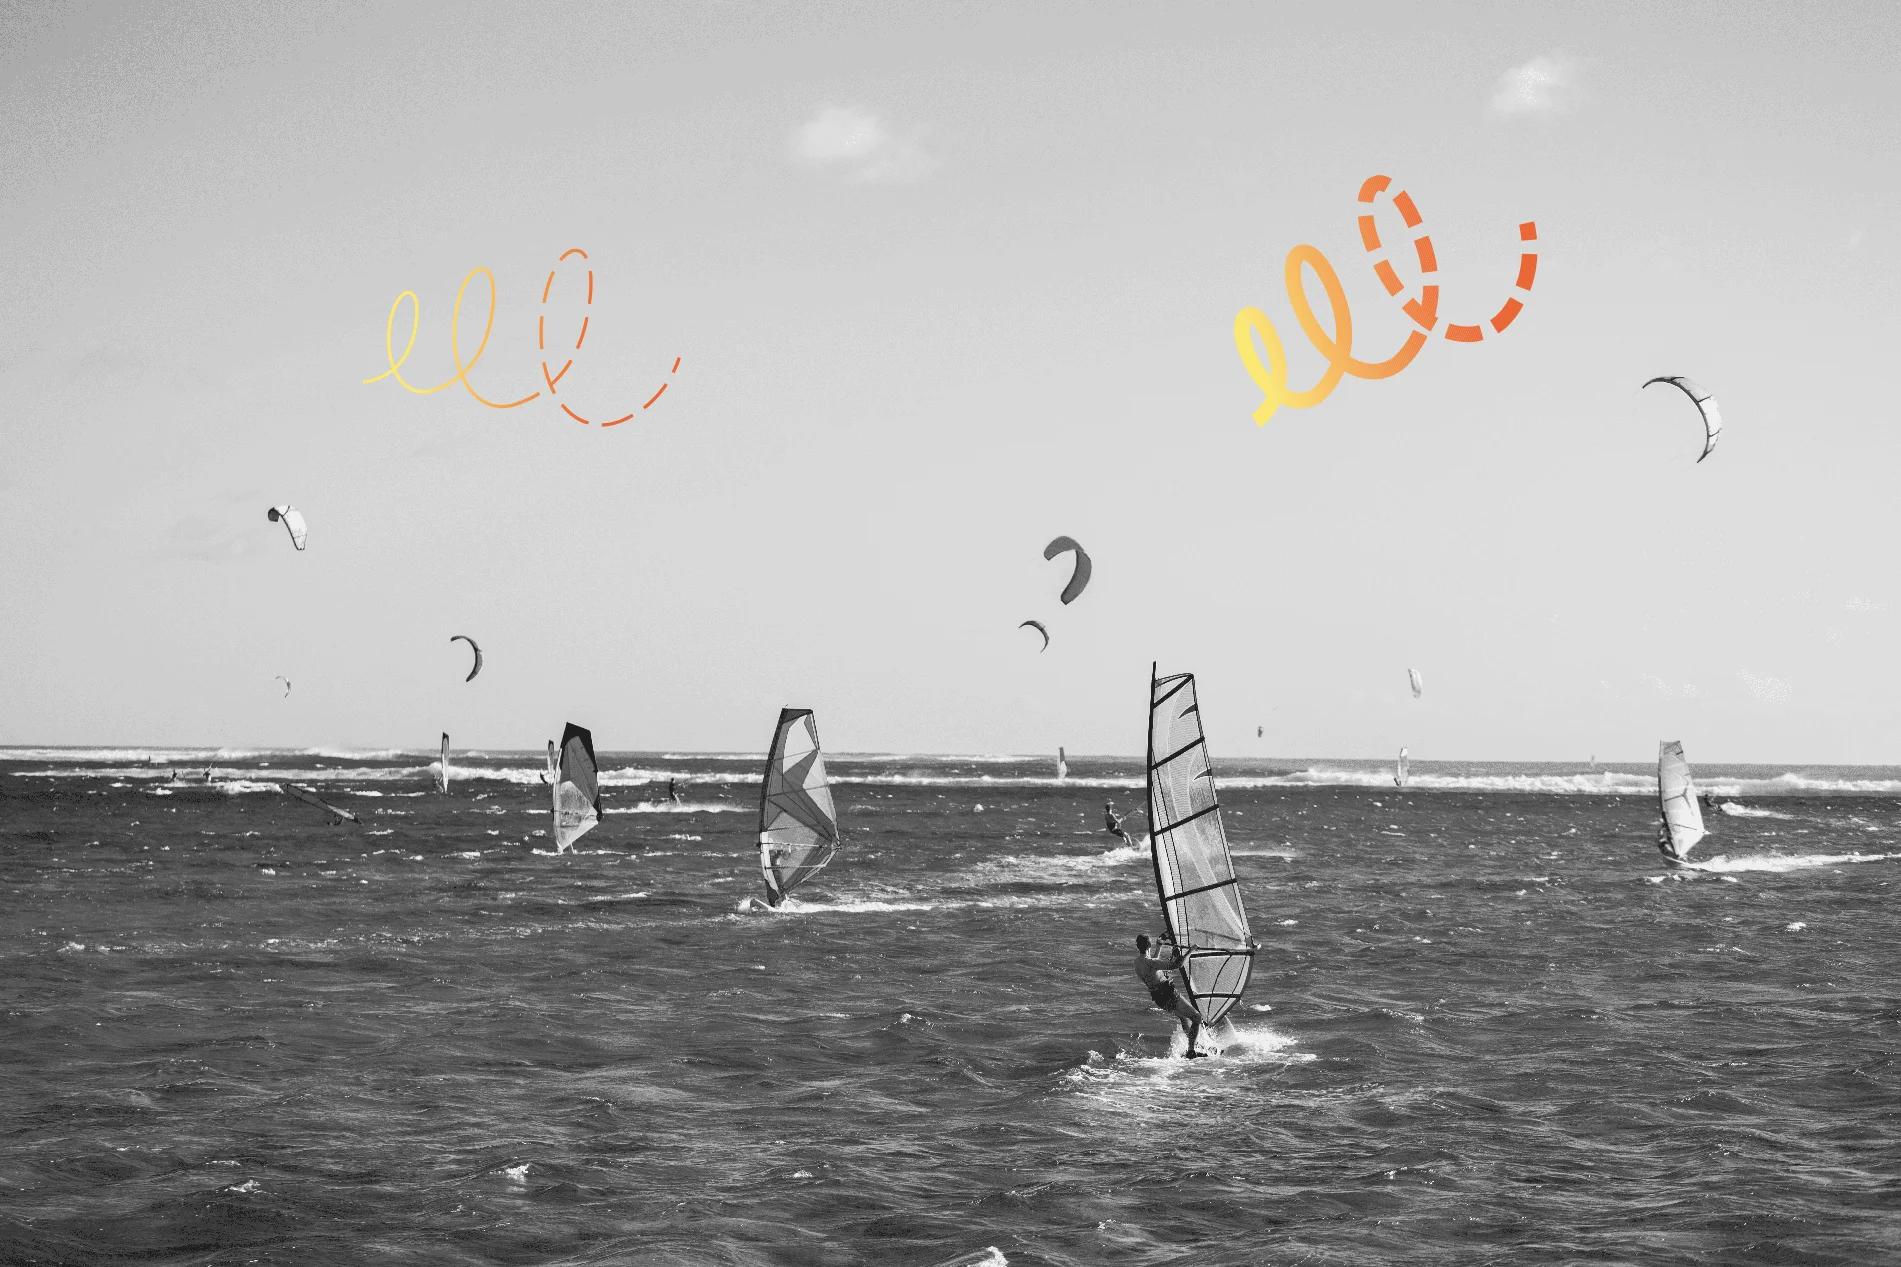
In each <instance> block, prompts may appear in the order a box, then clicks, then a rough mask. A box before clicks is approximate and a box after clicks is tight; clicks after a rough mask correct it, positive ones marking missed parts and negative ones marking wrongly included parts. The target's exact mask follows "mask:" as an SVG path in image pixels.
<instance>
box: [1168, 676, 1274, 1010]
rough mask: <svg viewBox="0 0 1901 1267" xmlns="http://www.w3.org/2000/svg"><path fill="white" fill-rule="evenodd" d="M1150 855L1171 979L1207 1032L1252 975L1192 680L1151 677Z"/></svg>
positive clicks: (1250, 949)
mask: <svg viewBox="0 0 1901 1267" xmlns="http://www.w3.org/2000/svg"><path fill="white" fill-rule="evenodd" d="M1148 809H1149V852H1150V854H1151V855H1152V856H1153V858H1154V861H1155V889H1156V893H1157V894H1158V895H1159V896H1160V898H1161V902H1162V918H1163V919H1164V920H1165V921H1166V922H1167V924H1168V934H1169V938H1170V940H1171V941H1173V942H1174V944H1175V949H1176V951H1177V952H1178V953H1179V954H1180V955H1181V957H1182V968H1181V970H1180V972H1179V973H1178V974H1177V976H1178V979H1179V984H1180V985H1181V986H1182V987H1183V991H1182V992H1183V993H1185V994H1186V995H1187V996H1188V998H1189V1000H1190V1001H1191V1002H1192V1003H1193V1004H1194V1005H1195V1010H1196V1011H1198V1012H1199V1013H1201V1022H1202V1024H1203V1025H1214V1024H1216V1023H1218V1022H1219V1021H1220V1020H1221V1019H1222V1018H1223V1017H1224V1016H1226V1015H1227V1014H1228V1012H1229V1010H1230V1009H1232V1008H1233V1007H1234V1005H1235V1004H1236V1003H1238V1002H1239V1001H1240V999H1241V994H1242V992H1243V991H1244V990H1246V989H1247V984H1248V977H1249V975H1250V974H1251V973H1252V972H1253V970H1254V952H1255V949H1256V947H1255V944H1254V939H1253V937H1252V936H1250V935H1249V933H1248V915H1247V910H1246V909H1245V908H1244V907H1243V906H1242V904H1241V887H1240V884H1239V883H1238V882H1237V881H1236V879H1235V876H1234V860H1233V859H1232V858H1231V857H1230V856H1229V855H1228V838H1227V836H1226V834H1225V833H1223V832H1222V830H1221V807H1220V805H1219V804H1218V803H1217V801H1216V798H1215V777H1214V770H1213V768H1212V764H1211V762H1210V761H1209V758H1208V741H1207V739H1206V738H1205V737H1204V736H1203V734H1202V726H1201V707H1200V704H1199V702H1198V701H1197V700H1196V698H1195V675H1194V674H1192V673H1177V674H1175V675H1173V676H1172V677H1165V678H1157V677H1156V676H1155V674H1154V671H1153V669H1151V670H1150V673H1149V755H1148Z"/></svg>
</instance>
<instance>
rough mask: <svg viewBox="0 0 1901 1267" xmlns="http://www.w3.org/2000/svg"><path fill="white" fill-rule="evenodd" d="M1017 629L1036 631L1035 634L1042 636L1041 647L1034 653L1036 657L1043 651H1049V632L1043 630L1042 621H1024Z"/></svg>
mask: <svg viewBox="0 0 1901 1267" xmlns="http://www.w3.org/2000/svg"><path fill="white" fill-rule="evenodd" d="M1017 628H1018V629H1034V630H1036V632H1038V633H1040V634H1042V635H1043V645H1042V646H1041V647H1038V648H1037V651H1036V653H1037V654H1038V655H1042V654H1043V653H1044V652H1045V651H1048V650H1049V649H1050V631H1049V630H1047V629H1045V628H1043V622H1042V621H1040V620H1026V621H1024V622H1023V623H1022V624H1020V625H1018V626H1017Z"/></svg>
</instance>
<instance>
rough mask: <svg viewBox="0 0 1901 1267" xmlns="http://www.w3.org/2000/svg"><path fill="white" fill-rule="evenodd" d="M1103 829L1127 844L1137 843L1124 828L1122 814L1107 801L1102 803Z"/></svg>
mask: <svg viewBox="0 0 1901 1267" xmlns="http://www.w3.org/2000/svg"><path fill="white" fill-rule="evenodd" d="M1102 829H1103V830H1104V831H1106V832H1108V833H1109V834H1110V835H1111V836H1114V837H1115V838H1116V839H1117V840H1119V841H1121V842H1122V843H1123V844H1125V845H1132V844H1134V843H1135V842H1134V841H1132V840H1130V839H1129V833H1128V832H1126V831H1124V830H1123V829H1122V816H1121V815H1120V814H1118V813H1116V812H1115V807H1114V806H1112V805H1110V804H1109V802H1107V801H1104V802H1103V803H1102Z"/></svg>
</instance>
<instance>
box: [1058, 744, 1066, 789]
mask: <svg viewBox="0 0 1901 1267" xmlns="http://www.w3.org/2000/svg"><path fill="white" fill-rule="evenodd" d="M1068 777H1069V756H1068V754H1067V753H1065V752H1064V751H1063V750H1062V749H1061V748H1058V749H1057V750H1056V781H1057V782H1058V783H1061V782H1062V781H1063V780H1064V779H1067V778H1068Z"/></svg>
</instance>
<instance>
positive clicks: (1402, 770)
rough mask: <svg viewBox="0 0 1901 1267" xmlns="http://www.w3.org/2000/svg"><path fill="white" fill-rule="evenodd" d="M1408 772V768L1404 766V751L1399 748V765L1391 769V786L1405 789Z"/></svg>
mask: <svg viewBox="0 0 1901 1267" xmlns="http://www.w3.org/2000/svg"><path fill="white" fill-rule="evenodd" d="M1409 772H1410V768H1409V767H1408V766H1407V764H1406V750H1405V749H1404V748H1401V749H1400V750H1399V764H1398V765H1396V766H1394V767H1393V786H1394V787H1405V786H1406V777H1407V775H1408V773H1409Z"/></svg>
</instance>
